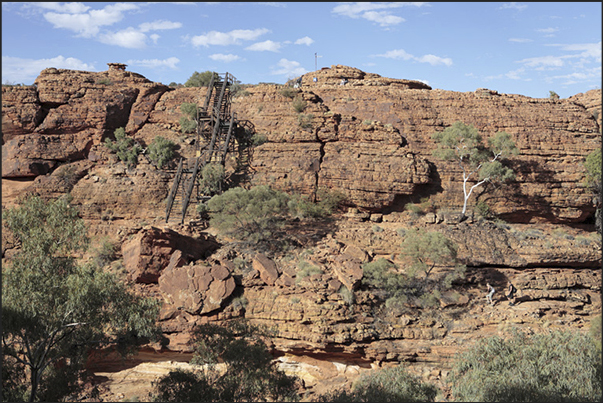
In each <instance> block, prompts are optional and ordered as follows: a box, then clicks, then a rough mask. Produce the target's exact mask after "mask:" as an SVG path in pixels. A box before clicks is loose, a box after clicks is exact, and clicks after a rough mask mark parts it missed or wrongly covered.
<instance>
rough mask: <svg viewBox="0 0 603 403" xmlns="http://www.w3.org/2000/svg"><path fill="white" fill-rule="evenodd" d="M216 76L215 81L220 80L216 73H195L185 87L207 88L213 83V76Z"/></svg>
mask: <svg viewBox="0 0 603 403" xmlns="http://www.w3.org/2000/svg"><path fill="white" fill-rule="evenodd" d="M212 75H213V76H214V80H216V79H219V78H220V76H219V75H218V73H216V72H212V71H209V70H207V71H204V72H203V73H199V72H197V71H195V72H194V73H193V74H192V75H191V76H190V77H189V78H188V80H186V82H185V83H184V86H185V87H207V86H208V85H209V82H210V81H211V76H212Z"/></svg>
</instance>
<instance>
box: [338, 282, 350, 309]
mask: <svg viewBox="0 0 603 403" xmlns="http://www.w3.org/2000/svg"><path fill="white" fill-rule="evenodd" d="M337 292H338V293H339V295H341V298H343V301H344V302H345V303H346V304H348V305H349V306H352V305H354V291H352V290H350V289H349V288H348V287H346V286H345V285H342V286H341V287H340V288H339V290H338V291H337Z"/></svg>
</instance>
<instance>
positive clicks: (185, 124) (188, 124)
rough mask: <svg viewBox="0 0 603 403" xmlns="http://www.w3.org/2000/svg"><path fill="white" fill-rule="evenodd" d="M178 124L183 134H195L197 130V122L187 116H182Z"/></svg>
mask: <svg viewBox="0 0 603 403" xmlns="http://www.w3.org/2000/svg"><path fill="white" fill-rule="evenodd" d="M178 123H180V132H181V133H182V134H186V133H194V132H195V130H196V129H197V122H196V121H195V120H191V119H189V118H187V117H186V116H181V117H180V119H179V120H178Z"/></svg>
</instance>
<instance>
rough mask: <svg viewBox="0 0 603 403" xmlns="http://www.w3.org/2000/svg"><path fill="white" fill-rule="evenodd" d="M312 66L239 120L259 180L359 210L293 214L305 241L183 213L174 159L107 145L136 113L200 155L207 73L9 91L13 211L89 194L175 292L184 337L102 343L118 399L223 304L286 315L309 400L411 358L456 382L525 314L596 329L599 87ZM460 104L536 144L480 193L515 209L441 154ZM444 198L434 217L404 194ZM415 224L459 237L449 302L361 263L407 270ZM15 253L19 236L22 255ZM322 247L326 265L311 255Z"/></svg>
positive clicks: (250, 179) (133, 125)
mask: <svg viewBox="0 0 603 403" xmlns="http://www.w3.org/2000/svg"><path fill="white" fill-rule="evenodd" d="M314 77H316V81H313V78H314ZM342 78H347V79H348V83H347V84H346V85H340V81H341V79H342ZM303 83H304V84H303V86H302V88H301V89H300V90H294V89H287V90H284V89H283V86H276V85H257V86H249V87H246V88H244V90H243V91H242V92H241V93H240V94H239V95H238V96H237V97H236V98H234V100H233V110H234V111H236V113H237V116H238V119H241V120H248V121H249V122H251V123H252V124H253V126H254V128H255V132H256V133H258V134H259V135H262V136H264V137H265V138H266V140H267V141H266V142H265V143H264V144H261V145H259V146H257V147H255V148H254V150H253V156H252V159H251V161H250V164H251V166H250V167H249V168H250V169H249V170H248V172H247V177H245V178H244V179H245V180H244V181H243V182H242V184H243V185H244V186H251V185H255V184H270V185H271V186H273V187H276V188H280V189H282V190H285V191H288V192H300V193H303V194H311V193H313V192H314V191H315V190H317V189H321V188H326V189H330V190H337V191H340V192H342V193H343V194H344V195H345V196H346V202H347V204H348V207H349V210H348V212H347V213H345V214H341V213H340V214H337V215H336V216H335V217H334V218H333V219H332V220H330V221H326V222H321V223H306V222H303V221H302V222H299V223H291V224H290V227H289V228H288V234H289V236H292V237H294V238H295V239H296V240H297V243H298V247H297V248H296V249H294V250H291V251H288V252H285V251H280V252H274V251H273V252H272V253H264V254H261V253H258V251H253V250H249V249H243V248H240V247H237V245H236V244H233V243H230V241H231V240H229V239H227V238H223V237H221V236H220V234H218V233H216V232H215V231H214V230H213V229H212V228H204V227H199V226H198V225H197V224H198V223H197V222H195V221H192V222H189V223H186V224H187V225H184V226H180V225H176V224H173V223H170V224H165V223H164V221H165V220H164V218H165V212H164V210H165V199H166V196H167V193H168V191H169V188H170V186H171V179H172V176H173V171H171V170H159V169H157V168H156V167H155V166H154V165H153V164H151V163H150V162H149V161H148V160H147V159H146V158H145V157H141V158H140V162H139V164H138V165H137V167H136V168H127V167H126V166H125V165H123V164H122V163H121V162H118V161H117V160H116V158H115V156H114V155H113V154H111V153H110V152H109V151H108V150H107V148H106V147H105V146H104V145H103V144H102V142H103V140H104V138H106V137H108V136H112V133H113V131H114V130H115V129H116V128H118V127H124V128H125V129H126V131H127V133H128V134H129V135H130V136H133V137H134V138H135V139H136V141H138V142H139V143H140V144H141V145H142V146H143V147H144V146H147V145H148V144H150V142H151V141H152V140H153V138H155V137H156V136H162V137H164V138H168V139H170V140H172V141H174V142H176V143H177V144H178V145H179V147H180V148H179V153H180V154H181V155H183V156H192V155H193V152H194V151H193V144H194V141H195V139H194V136H190V135H183V134H181V133H180V131H179V129H180V127H179V123H178V120H179V119H180V117H181V116H182V113H181V111H180V105H181V104H182V103H184V102H196V103H199V104H201V103H202V101H203V99H204V96H205V89H203V88H201V89H199V88H180V89H173V88H169V87H167V86H165V85H162V84H159V83H153V82H151V81H149V80H147V79H146V78H144V77H142V76H140V75H138V74H136V73H132V72H127V71H114V70H109V71H106V72H101V73H91V72H82V71H72V70H60V69H53V68H51V69H46V70H44V71H42V73H41V74H40V76H39V77H38V79H37V80H36V86H34V87H7V86H4V87H3V88H2V142H3V146H2V196H3V197H2V206H3V208H5V207H9V206H12V205H14V203H15V202H16V200H17V198H18V197H19V196H20V195H23V194H25V193H26V192H29V191H33V192H37V193H39V194H41V195H43V196H45V197H57V196H58V195H61V194H64V193H67V192H69V193H71V195H72V196H73V201H72V203H73V204H75V205H77V206H78V207H79V208H80V212H81V215H82V217H83V218H84V219H85V220H86V222H87V224H88V227H89V233H90V236H91V237H92V238H93V242H94V243H99V242H101V241H102V240H103V239H105V237H108V239H111V240H112V241H113V242H115V243H116V245H118V247H119V250H120V253H119V257H120V260H119V261H117V262H114V263H113V268H115V269H116V270H123V271H124V272H125V273H126V274H127V278H128V280H129V281H130V282H131V284H132V287H134V288H136V289H137V290H138V291H140V292H144V293H146V294H148V295H153V296H155V297H157V298H159V299H161V300H162V301H163V309H162V312H161V316H160V321H161V324H162V327H163V329H164V331H165V333H166V336H167V337H168V339H169V340H170V343H169V344H168V345H167V347H164V348H160V346H151V347H152V349H151V350H148V351H146V352H145V353H144V354H141V355H140V356H139V357H138V359H135V360H134V361H131V363H130V364H128V365H127V368H124V367H120V366H118V365H116V363H115V361H114V360H113V359H112V358H111V356H108V357H102V356H101V357H100V358H98V359H97V360H96V362H95V364H94V365H95V366H94V367H92V368H96V369H95V371H96V374H97V381H98V382H101V381H102V382H101V384H102V385H104V386H103V387H104V388H105V395H104V398H105V399H112V400H115V399H121V398H124V397H125V398H132V397H133V396H135V395H136V396H139V397H140V398H142V397H143V396H144V395H145V393H142V392H143V391H144V389H145V387H148V382H147V381H149V382H150V379H147V378H149V376H147V375H140V374H144V373H147V374H148V373H149V372H148V371H151V372H152V373H156V374H158V373H161V371H163V370H160V369H157V366H161V364H159V363H155V364H146V365H147V366H148V365H151V367H152V368H151V367H148V368H147V367H144V365H145V364H144V362H143V361H147V360H148V361H153V362H160V361H187V360H188V359H189V358H190V346H188V345H187V340H188V330H190V329H191V327H192V326H194V325H195V324H196V323H203V322H206V321H215V320H225V319H232V318H238V317H245V318H247V319H249V320H252V321H254V322H256V323H263V324H266V325H268V326H271V327H274V328H276V329H278V332H277V335H276V337H275V338H274V339H272V340H271V341H270V342H271V346H272V348H273V351H274V354H275V357H278V359H279V361H280V365H281V366H282V368H284V369H286V370H287V371H290V372H292V373H296V374H298V375H299V376H300V377H301V378H302V379H303V380H304V389H305V393H306V395H305V396H306V399H311V398H312V395H313V394H315V393H322V392H324V391H325V390H327V389H325V388H332V387H333V386H338V385H349V383H350V382H351V380H353V379H354V378H355V377H356V376H358V374H360V373H363V372H365V371H368V370H370V369H371V368H377V367H380V366H387V365H394V364H396V363H398V362H404V363H406V364H407V365H409V366H410V367H411V369H412V370H413V371H415V372H416V373H418V374H420V375H422V376H424V378H425V379H427V380H430V381H432V382H435V383H437V384H438V385H439V386H440V387H441V388H442V393H441V395H440V396H439V399H444V398H446V396H447V393H448V392H447V389H446V384H445V380H446V375H447V371H448V370H449V368H450V366H451V359H452V357H453V356H454V354H455V353H456V352H457V351H459V349H461V348H463V347H466V346H468V345H470V342H471V341H472V340H476V339H478V338H481V337H484V336H487V335H492V334H505V332H506V331H507V330H508V329H509V327H511V326H519V327H521V328H523V329H529V330H530V331H535V332H536V331H541V330H542V329H545V328H568V327H571V328H575V329H581V330H587V329H588V326H589V323H590V320H591V319H592V318H593V317H594V316H596V315H600V313H601V298H600V287H601V269H600V263H601V239H600V237H598V236H597V234H596V233H595V232H594V231H593V230H594V228H593V225H592V217H593V213H594V206H593V204H592V194H591V192H590V190H589V189H588V188H587V187H586V186H585V185H584V179H585V169H584V166H583V162H584V159H585V157H586V155H588V154H589V153H590V152H591V151H593V150H595V149H597V148H599V147H600V146H601V132H600V124H601V91H600V90H596V91H589V92H586V93H584V94H578V95H575V96H573V97H570V98H568V99H561V100H550V99H533V98H528V97H524V96H521V95H511V94H499V93H497V92H496V91H494V90H487V89H478V90H476V91H474V92H468V93H458V92H452V91H444V90H436V89H431V88H430V87H428V86H426V85H424V84H422V83H419V82H415V81H409V80H399V79H390V78H384V77H380V76H378V75H375V74H370V73H365V72H362V71H360V70H358V69H354V68H350V67H345V66H332V67H331V68H325V69H322V70H320V71H317V72H312V73H308V74H307V75H305V76H304V78H303ZM300 100H301V101H300ZM295 104H297V106H296V105H295ZM299 110H301V112H299ZM456 121H463V122H464V123H467V124H473V125H474V126H475V127H476V128H478V129H479V130H480V133H482V135H483V136H484V138H488V137H490V136H492V135H493V134H495V133H496V132H498V131H506V132H507V133H509V134H511V135H512V137H513V139H514V141H515V142H516V145H517V146H518V148H519V149H520V154H519V155H518V156H517V157H514V158H513V159H512V161H511V165H512V167H513V168H514V169H515V171H516V173H517V180H516V181H515V182H514V183H511V184H508V185H504V186H499V187H490V188H484V189H482V192H481V193H480V194H478V195H477V196H478V198H474V199H472V201H471V205H474V203H475V202H476V200H480V201H483V202H485V203H487V205H488V206H489V208H490V210H491V211H492V212H493V213H494V214H496V215H497V216H498V217H500V218H502V219H504V220H505V221H506V222H502V221H500V220H499V221H488V220H485V219H482V218H480V217H479V216H478V215H474V216H472V217H471V218H470V219H469V220H467V221H464V222H460V223H459V222H458V219H455V214H454V211H455V210H458V208H459V206H460V205H461V204H462V191H461V188H460V186H461V182H459V181H460V176H459V171H458V169H457V167H456V166H455V165H454V164H451V163H445V162H442V161H439V160H437V159H436V158H434V157H433V156H432V155H431V153H432V150H433V149H434V148H435V144H434V142H433V140H432V139H431V135H432V134H433V133H434V132H436V131H441V130H443V129H444V128H445V127H447V126H449V125H451V124H452V123H454V122H456ZM427 197H428V198H429V201H430V203H431V206H432V209H431V211H430V212H428V213H427V214H416V213H410V212H408V211H404V205H405V204H407V203H409V202H414V203H418V202H419V201H421V200H422V199H424V198H427ZM415 227H425V228H428V229H430V230H435V231H439V232H442V233H443V234H445V235H446V236H447V237H449V238H450V239H452V240H453V241H454V242H456V243H457V244H458V246H459V258H460V259H461V260H462V262H463V263H465V264H466V265H467V266H468V270H467V277H466V280H465V281H463V282H460V283H458V284H456V285H455V287H454V288H453V289H451V290H450V291H449V292H447V293H443V295H442V296H441V298H440V299H439V309H436V310H430V309H420V308H417V307H412V306H409V307H407V309H405V310H402V311H388V310H383V309H382V304H381V302H380V300H379V296H378V295H375V293H373V292H371V291H369V290H367V289H366V288H365V287H363V286H362V281H361V280H362V277H363V269H362V264H363V263H366V262H368V261H372V260H376V259H378V258H380V257H384V258H387V259H389V260H391V261H393V262H394V263H397V264H398V265H399V266H400V267H401V268H403V267H404V262H403V261H401V260H399V257H398V254H399V251H400V243H401V241H402V239H403V236H404V233H405V231H406V230H408V229H410V228H415ZM10 253H11V251H10V250H6V251H5V245H3V258H9V257H10ZM308 264H310V265H312V266H314V267H315V270H314V271H313V273H316V274H312V275H306V274H307V273H304V272H303V271H302V267H307V265H308ZM120 267H122V268H123V269H120ZM439 270H441V271H446V270H447V268H440V269H439ZM508 281H512V282H513V283H514V284H515V285H516V286H517V288H519V289H520V290H521V294H520V295H521V298H520V300H521V303H520V304H518V305H516V306H513V307H511V306H509V305H508V302H507V301H506V300H505V298H504V297H503V296H502V290H503V289H504V287H505V286H506V284H507V282H508ZM486 282H490V283H491V284H493V285H494V286H495V287H496V288H497V294H496V295H495V299H496V300H497V303H496V304H495V305H494V306H490V305H487V304H486V303H485V298H484V296H485V293H486V292H485V283H486ZM342 286H345V288H343V287H342ZM345 289H347V290H351V291H352V293H346V292H344V291H345ZM496 296H498V298H496ZM153 349H154V350H153ZM149 351H151V352H149ZM151 356H152V357H151ZM136 365H139V366H136ZM169 365H172V366H173V364H169ZM169 365H168V364H166V368H167V367H169ZM141 366H142V367H141ZM120 371H121V372H120ZM123 371H126V372H123ZM128 371H129V372H128ZM145 371H147V372H145ZM153 371H155V372H153ZM135 374H139V375H135ZM132 376H134V377H138V379H139V381H140V382H142V381H141V379H142V378H144V379H147V381H144V382H142V385H146V386H141V384H139V385H138V386H136V387H135V386H133V385H130V391H129V392H128V384H127V383H124V382H123V381H121V379H122V377H123V378H124V379H125V377H132ZM145 377H147V378H145ZM128 379H129V378H128ZM145 382H146V383H145ZM119 393H121V394H122V395H121V396H120V395H118V394H119Z"/></svg>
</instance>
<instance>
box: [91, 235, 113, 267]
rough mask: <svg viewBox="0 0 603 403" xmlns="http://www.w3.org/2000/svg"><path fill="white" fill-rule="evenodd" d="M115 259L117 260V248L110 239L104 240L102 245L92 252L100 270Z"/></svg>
mask: <svg viewBox="0 0 603 403" xmlns="http://www.w3.org/2000/svg"><path fill="white" fill-rule="evenodd" d="M115 259H117V246H116V245H115V244H114V243H113V242H111V240H110V239H108V238H104V239H102V240H101V242H100V245H99V246H97V247H96V248H94V249H93V250H92V260H93V262H94V264H95V265H96V267H98V268H99V269H102V268H103V267H105V266H106V265H108V264H109V263H111V262H112V261H114V260H115Z"/></svg>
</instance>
